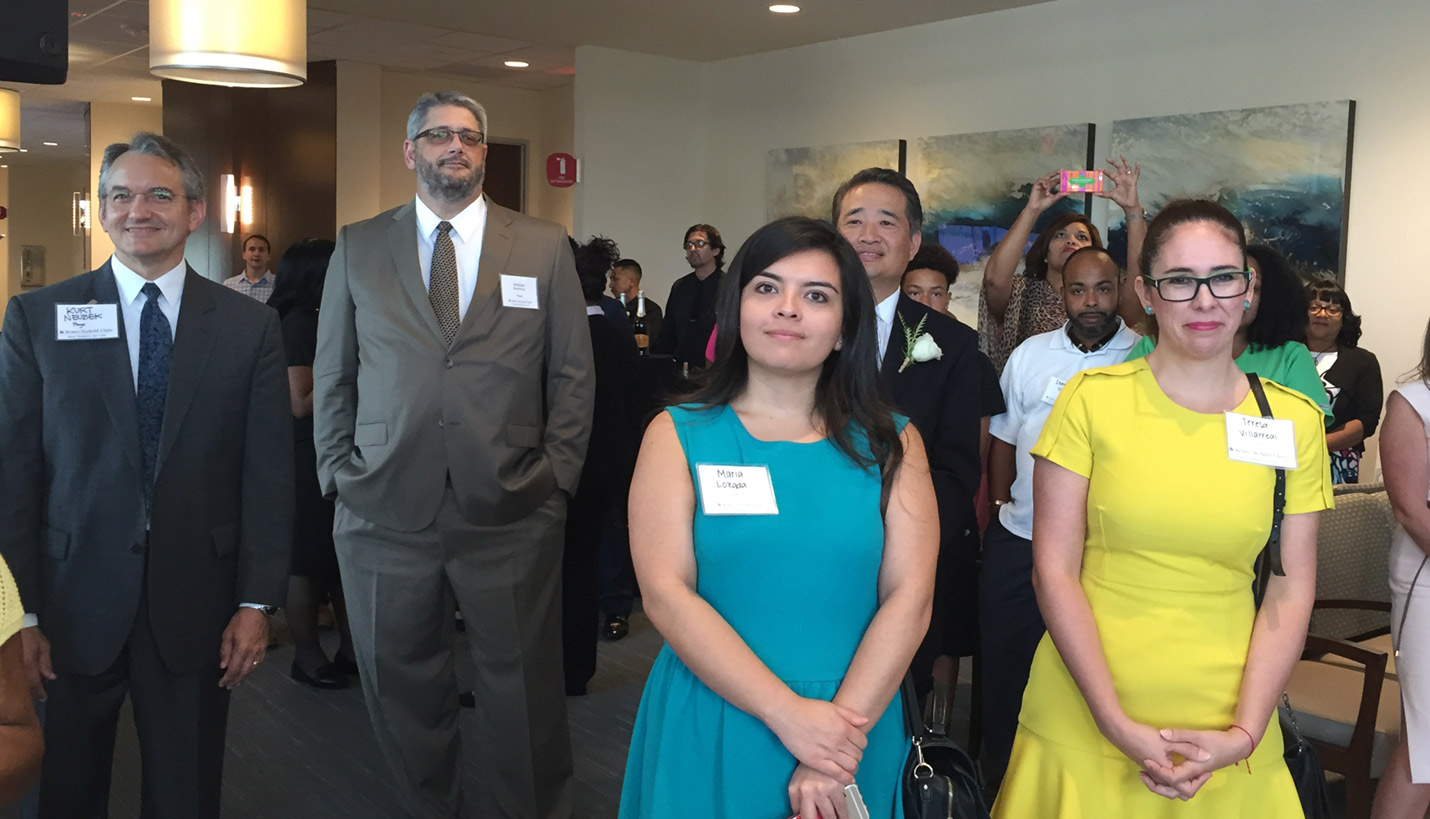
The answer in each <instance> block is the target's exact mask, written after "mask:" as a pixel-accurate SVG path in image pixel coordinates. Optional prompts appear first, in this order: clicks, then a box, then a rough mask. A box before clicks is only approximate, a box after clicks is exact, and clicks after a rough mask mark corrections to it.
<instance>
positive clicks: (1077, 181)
mask: <svg viewBox="0 0 1430 819" xmlns="http://www.w3.org/2000/svg"><path fill="white" fill-rule="evenodd" d="M1058 173H1059V175H1060V178H1059V183H1058V191H1059V192H1061V193H1102V171H1095V170H1094V171H1059V172H1058Z"/></svg>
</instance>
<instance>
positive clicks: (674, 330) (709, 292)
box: [651, 267, 725, 367]
mask: <svg viewBox="0 0 1430 819" xmlns="http://www.w3.org/2000/svg"><path fill="white" fill-rule="evenodd" d="M724 276H725V270H724V268H718V267H717V268H715V272H714V273H711V274H710V275H709V276H706V277H705V278H704V279H701V278H700V277H698V276H696V275H695V271H693V270H692V271H691V272H689V273H686V274H685V275H684V276H681V277H680V278H678V279H676V280H675V284H673V285H671V286H670V298H668V299H666V300H665V317H664V318H662V319H661V322H660V335H658V336H656V337H654V338H652V339H651V352H653V353H661V354H664V355H670V356H674V357H675V360H676V361H681V362H685V363H688V364H689V365H690V366H691V367H704V366H705V346H706V345H707V344H709V343H710V332H711V331H712V330H714V329H715V301H716V297H717V294H718V293H719V291H720V279H721V278H723V277H724Z"/></svg>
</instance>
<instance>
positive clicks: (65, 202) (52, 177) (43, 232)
mask: <svg viewBox="0 0 1430 819" xmlns="http://www.w3.org/2000/svg"><path fill="white" fill-rule="evenodd" d="M8 173H9V191H8V197H9V204H8V205H7V207H9V209H10V218H8V219H6V220H5V221H4V222H3V223H0V226H2V227H0V233H4V234H5V241H4V246H5V254H6V256H7V258H8V262H9V270H8V271H7V274H6V276H5V285H4V286H5V291H4V294H3V296H4V299H5V300H7V301H8V300H9V298H10V297H11V296H13V295H15V294H17V293H19V292H20V253H21V248H22V247H24V246H26V245H34V246H38V247H43V248H44V249H45V283H46V284H54V283H55V282H57V281H61V280H63V279H68V278H70V277H71V276H75V275H78V274H80V273H83V272H85V271H86V270H88V268H87V267H86V265H85V240H84V237H83V236H76V235H74V226H73V222H72V220H71V198H70V194H71V193H72V192H73V191H83V190H84V189H85V186H86V185H87V184H88V178H89V168H88V166H87V165H86V163H85V162H84V160H76V161H74V162H65V163H43V164H42V163H27V164H25V165H23V166H21V165H11V166H10V169H9V172H8Z"/></svg>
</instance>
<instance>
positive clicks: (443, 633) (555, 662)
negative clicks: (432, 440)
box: [333, 484, 572, 819]
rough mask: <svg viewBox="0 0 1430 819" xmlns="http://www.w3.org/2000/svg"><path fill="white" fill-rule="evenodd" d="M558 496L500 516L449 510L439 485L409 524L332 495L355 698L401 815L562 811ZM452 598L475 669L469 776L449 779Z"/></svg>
mask: <svg viewBox="0 0 1430 819" xmlns="http://www.w3.org/2000/svg"><path fill="white" fill-rule="evenodd" d="M565 516H566V499H565V496H564V495H563V494H562V493H560V492H556V493H553V496H552V497H551V498H550V499H548V500H547V501H546V503H545V504H543V505H542V506H541V508H539V509H538V510H537V511H536V512H534V513H532V514H531V515H530V516H528V517H526V518H524V519H522V520H520V521H517V522H516V523H512V524H508V525H505V526H476V525H473V524H471V523H469V522H467V521H465V520H463V518H462V516H461V514H460V512H458V510H457V502H456V497H455V496H454V495H453V493H452V487H451V486H450V484H449V485H448V487H447V489H446V495H445V497H444V498H443V501H442V507H441V510H440V511H439V512H438V514H437V519H436V520H435V521H434V522H433V523H432V525H430V526H428V527H427V528H426V529H423V530H421V531H419V532H398V531H394V530H391V529H387V528H384V527H382V526H378V525H377V524H374V523H372V522H370V521H366V520H364V519H362V518H361V517H359V516H358V515H357V514H355V513H354V512H352V511H351V510H350V509H348V508H346V507H345V506H344V505H343V503H342V501H341V499H339V501H338V504H337V517H336V520H335V523H334V528H333V538H334V540H335V541H336V543H337V551H338V564H339V566H340V567H341V570H342V580H343V590H344V592H345V593H346V596H347V606H348V618H349V622H350V624H351V626H352V633H353V643H354V648H355V649H356V654H357V663H358V668H359V669H360V671H361V674H362V689H363V697H364V699H365V701H366V703H367V710H368V714H369V715H370V716H371V717H372V724H373V729H374V731H375V732H376V734H377V740H378V744H379V745H380V746H381V748H382V752H383V755H384V757H385V758H386V760H387V764H388V767H389V768H390V769H391V771H392V775H393V777H394V779H395V784H396V786H397V787H398V789H399V791H400V792H401V794H402V795H403V797H404V799H405V801H406V803H407V805H408V809H409V811H410V812H411V814H412V816H414V817H420V819H428V818H429V817H432V818H433V819H435V817H442V818H443V819H450V818H451V817H482V818H483V819H487V817H493V818H495V817H504V818H505V817H512V819H569V817H570V816H571V780H572V762H571V736H570V732H569V730H568V728H567V724H566V699H565V688H564V684H563V681H562V680H563V678H562V673H561V555H562V548H563V539H562V533H563V525H564V521H565ZM456 607H460V608H461V610H462V616H463V619H464V620H465V622H466V630H465V632H464V634H465V637H466V640H467V644H468V646H469V647H470V649H471V653H472V662H473V664H474V665H475V667H476V671H475V678H474V679H473V680H472V690H473V694H474V695H475V697H476V702H477V708H476V714H475V719H476V730H475V731H473V732H472V733H473V734H474V735H472V736H468V737H467V745H468V751H467V757H468V761H469V762H470V763H471V768H472V770H473V773H474V774H475V782H474V783H471V785H472V786H471V787H469V788H468V789H467V790H466V792H465V793H464V792H463V789H462V782H461V778H462V762H463V753H462V736H461V733H460V731H459V730H458V725H457V722H458V704H457V693H458V685H457V673H456V663H455V658H454V649H455V647H456V640H457V634H456V629H455V627H454V622H453V621H454V610H455V608H456Z"/></svg>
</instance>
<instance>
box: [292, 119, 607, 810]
mask: <svg viewBox="0 0 1430 819" xmlns="http://www.w3.org/2000/svg"><path fill="white" fill-rule="evenodd" d="M486 129H487V115H486V111H485V110H484V109H483V108H482V107H481V106H480V105H478V104H477V103H476V101H474V100H472V99H471V98H470V97H467V96H464V95H462V94H458V93H455V92H449V91H444V92H440V93H436V94H427V95H425V96H423V97H422V98H421V99H419V100H418V101H417V105H416V106H415V107H414V108H413V110H412V114H411V116H410V117H409V118H408V121H407V139H406V141H405V142H404V143H403V153H404V155H405V157H406V160H407V166H408V167H409V168H412V169H414V170H415V171H416V172H417V197H416V199H415V200H414V201H412V202H409V203H407V204H405V205H403V206H401V207H398V208H394V209H393V210H390V211H388V212H386V213H382V214H379V215H377V216H375V217H373V218H371V219H368V220H366V221H363V222H358V223H356V224H352V225H348V226H346V227H344V228H343V229H342V231H341V232H340V233H339V235H338V246H337V250H336V251H335V252H334V253H333V259H332V262H331V264H330V265H329V267H328V278H327V281H326V283H325V285H324V288H323V309H322V321H321V322H319V324H318V353H317V358H316V361H315V362H314V365H313V405H314V416H313V417H314V437H315V439H316V443H317V450H318V478H319V481H320V482H321V484H322V487H323V491H324V493H325V494H327V495H328V496H330V497H336V499H337V517H336V522H335V524H334V531H333V535H334V540H335V541H336V543H337V549H338V563H339V566H340V568H341V570H342V579H343V588H344V589H345V590H346V592H347V606H348V617H349V620H350V622H351V625H352V632H353V638H354V642H355V648H356V649H357V661H358V667H359V669H361V679H362V687H363V695H364V697H365V698H366V701H367V707H368V713H369V714H370V715H371V717H372V721H373V727H374V728H375V729H376V732H377V738H378V744H379V745H380V746H381V747H382V750H383V754H384V755H385V756H386V758H387V762H388V765H389V767H390V768H391V771H392V775H393V777H394V779H395V780H396V782H397V783H398V785H399V787H400V788H401V791H402V795H403V797H404V799H405V800H406V802H407V804H408V809H409V810H410V811H411V812H412V814H413V815H414V816H423V817H431V816H462V815H471V816H494V817H495V816H515V817H524V818H525V819H548V818H549V817H559V818H561V819H564V817H569V816H570V815H571V777H572V767H571V766H572V761H571V741H570V734H569V732H568V729H567V724H566V700H565V696H564V690H563V686H562V673H561V558H562V541H563V538H562V533H563V527H564V523H565V517H566V500H567V498H568V497H570V496H571V495H572V494H573V493H575V491H576V486H577V482H578V480H579V479H580V475H581V464H582V461H583V459H584V457H585V453H586V440H587V436H588V435H589V433H590V428H591V401H592V392H593V389H594V387H593V375H592V364H591V335H590V332H589V330H588V327H587V323H586V319H585V314H586V308H585V302H584V300H583V299H582V298H581V288H580V286H579V284H578V283H577V280H576V273H575V270H574V269H573V266H572V257H571V246H570V244H569V243H568V241H567V238H566V231H565V229H564V228H562V227H561V226H560V225H556V224H553V223H551V222H543V221H541V220H538V219H532V218H529V217H526V216H523V215H522V214H520V213H516V212H514V211H510V210H507V209H506V208H503V207H500V206H498V205H496V204H494V203H492V202H491V200H489V199H487V198H486V197H485V196H483V195H482V187H481V185H482V178H483V176H484V171H485V161H486V155H487V149H486V144H485V140H486V134H487V130H486ZM454 604H455V606H456V607H460V608H461V611H462V616H463V619H464V622H465V624H466V629H465V632H464V634H465V637H466V641H467V644H468V646H469V647H470V649H471V653H472V660H473V665H474V669H475V679H474V680H473V700H474V701H475V705H476V710H477V714H476V717H477V719H478V723H477V724H478V725H480V726H481V734H480V735H479V736H477V737H474V738H473V739H474V740H475V741H473V742H471V744H470V747H471V748H472V751H473V756H474V757H475V759H474V761H475V765H474V766H473V767H472V770H474V771H475V772H477V780H476V783H475V787H474V788H472V789H470V790H469V791H468V793H466V794H465V803H466V810H467V811H468V812H467V813H463V810H464V808H463V804H464V794H463V793H462V787H461V785H462V781H461V776H460V773H461V750H462V748H461V746H462V738H461V735H460V733H459V731H458V726H457V714H458V704H457V703H458V696H457V695H458V691H457V677H456V671H455V663H454V658H453V648H454V644H455V639H456V638H455V634H454V630H453V621H454Z"/></svg>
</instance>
